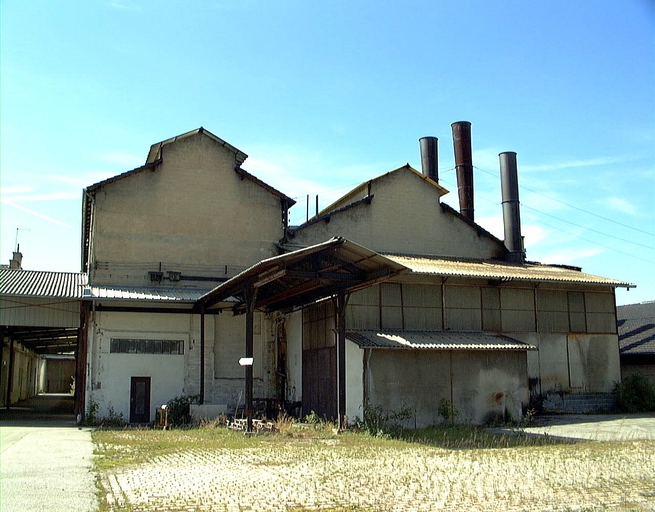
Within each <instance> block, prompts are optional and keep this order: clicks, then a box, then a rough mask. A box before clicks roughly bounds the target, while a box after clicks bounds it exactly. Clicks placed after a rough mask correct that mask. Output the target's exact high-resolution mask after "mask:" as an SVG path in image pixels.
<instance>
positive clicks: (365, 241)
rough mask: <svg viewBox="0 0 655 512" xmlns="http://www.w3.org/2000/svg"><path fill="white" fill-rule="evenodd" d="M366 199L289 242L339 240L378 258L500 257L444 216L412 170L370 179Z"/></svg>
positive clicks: (483, 239) (499, 248) (498, 250)
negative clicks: (369, 197) (368, 199)
mask: <svg viewBox="0 0 655 512" xmlns="http://www.w3.org/2000/svg"><path fill="white" fill-rule="evenodd" d="M371 194H372V195H373V196H374V197H373V200H372V201H371V203H370V204H369V205H367V204H362V205H360V206H357V207H354V208H352V209H349V210H346V211H344V212H341V213H337V214H334V215H332V217H331V218H330V222H329V223H327V222H317V223H315V224H311V225H309V226H307V227H305V228H303V229H301V230H299V231H298V232H297V234H296V237H295V239H294V240H293V242H294V243H301V244H315V243H319V242H323V241H325V240H327V239H329V238H331V237H333V236H342V237H344V238H346V239H348V240H351V241H353V242H356V243H358V244H360V245H363V246H364V247H367V248H369V249H372V250H374V251H378V252H383V253H384V252H387V253H392V252H397V253H405V254H439V255H442V256H454V257H457V256H461V257H468V258H492V257H496V256H500V255H502V254H504V252H505V249H504V247H503V245H502V243H500V242H499V241H497V240H495V239H493V238H492V237H491V236H486V235H482V234H480V233H479V232H478V231H477V230H476V229H475V228H474V227H472V226H471V225H470V224H468V223H467V222H465V221H464V220H462V219H461V218H459V217H458V216H456V215H453V214H452V213H450V212H445V211H444V210H443V209H442V207H441V205H440V203H439V191H438V189H437V188H436V187H434V186H433V185H431V184H430V183H427V182H426V181H425V180H424V179H423V178H421V176H420V175H417V173H415V172H414V171H411V170H409V169H407V168H401V169H398V170H396V171H393V172H390V173H388V174H386V175H384V176H383V177H381V178H379V179H376V180H373V181H372V184H371ZM355 199H356V198H355Z"/></svg>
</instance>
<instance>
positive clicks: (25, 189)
mask: <svg viewBox="0 0 655 512" xmlns="http://www.w3.org/2000/svg"><path fill="white" fill-rule="evenodd" d="M32 190H34V189H33V188H32V187H30V186H29V185H15V186H12V187H2V188H0V194H2V195H3V196H7V195H13V194H27V193H29V192H32Z"/></svg>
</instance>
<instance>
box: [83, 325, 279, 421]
mask: <svg viewBox="0 0 655 512" xmlns="http://www.w3.org/2000/svg"><path fill="white" fill-rule="evenodd" d="M92 326H93V327H92V332H91V334H90V336H89V343H90V344H91V346H92V350H90V351H89V365H90V375H92V376H93V378H91V379H88V387H89V396H88V398H87V409H88V404H89V401H88V400H89V399H90V400H92V401H93V402H95V403H97V404H98V405H99V406H100V409H99V414H100V415H106V414H107V413H108V411H109V406H110V405H111V407H112V408H113V410H114V411H115V412H117V413H121V414H123V416H124V418H125V419H126V420H127V419H128V416H129V393H130V389H129V385H130V377H151V378H152V381H151V382H152V388H151V389H152V400H151V406H152V409H153V411H152V414H151V418H152V419H153V420H154V418H155V416H154V408H155V407H159V406H161V405H162V404H164V403H166V402H168V401H169V400H171V399H172V398H175V397H176V396H180V395H197V394H199V393H200V345H201V344H200V315H184V314H165V313H117V312H96V313H95V322H93V323H92ZM269 332H270V328H269V322H268V320H267V319H266V317H265V316H264V315H263V314H259V313H257V314H256V315H255V343H254V355H255V364H254V368H253V373H254V385H255V387H254V391H255V393H254V394H255V397H256V398H259V397H269V396H270V393H271V376H272V374H273V369H272V367H271V358H270V346H271V339H270V336H269V335H268V333H269ZM112 338H126V339H161V340H184V354H183V355H171V354H166V355H162V354H160V355H154V354H116V353H111V351H110V344H111V339H112ZM244 356H245V316H244V315H238V316H234V315H232V313H230V312H224V313H221V314H220V315H205V361H204V369H205V404H207V405H215V406H220V407H219V409H217V410H221V411H223V410H227V409H230V408H233V407H234V406H235V405H237V403H240V404H241V405H243V404H244V401H245V397H244V394H245V370H244V367H242V366H240V365H239V359H240V358H242V357H244Z"/></svg>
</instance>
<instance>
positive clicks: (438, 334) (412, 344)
mask: <svg viewBox="0 0 655 512" xmlns="http://www.w3.org/2000/svg"><path fill="white" fill-rule="evenodd" d="M346 338H347V339H349V340H350V341H352V342H353V343H356V344H357V345H359V346H360V347H362V348H385V349H424V350H536V349H537V347H535V346H533V345H528V344H527V343H523V342H520V341H517V340H515V339H512V338H509V337H507V336H503V335H500V334H490V333H484V332H461V331H394V330H386V329H385V330H361V331H348V332H346Z"/></svg>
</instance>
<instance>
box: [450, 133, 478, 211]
mask: <svg viewBox="0 0 655 512" xmlns="http://www.w3.org/2000/svg"><path fill="white" fill-rule="evenodd" d="M451 127H452V129H453V146H454V149H455V170H456V171H457V193H458V196H459V212H460V213H461V214H462V215H463V216H464V217H466V218H467V219H469V220H470V221H473V152H472V150H471V123H469V122H468V121H458V122H457V123H453V124H452V125H451Z"/></svg>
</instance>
